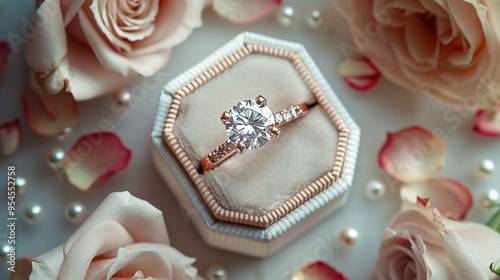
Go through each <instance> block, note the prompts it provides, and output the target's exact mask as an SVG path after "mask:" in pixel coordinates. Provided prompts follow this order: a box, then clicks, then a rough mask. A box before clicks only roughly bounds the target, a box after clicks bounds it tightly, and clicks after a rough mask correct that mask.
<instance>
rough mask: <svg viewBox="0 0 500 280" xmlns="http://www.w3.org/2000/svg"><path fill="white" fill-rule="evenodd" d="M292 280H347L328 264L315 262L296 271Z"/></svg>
mask: <svg viewBox="0 0 500 280" xmlns="http://www.w3.org/2000/svg"><path fill="white" fill-rule="evenodd" d="M292 279H293V280H348V279H349V278H347V277H346V276H344V275H343V274H342V273H340V272H338V271H336V270H335V269H333V268H331V267H330V266H329V265H328V264H326V263H324V262H322V261H317V262H315V263H312V264H310V265H308V266H306V267H303V268H301V269H300V270H298V271H296V272H295V273H294V274H293V276H292Z"/></svg>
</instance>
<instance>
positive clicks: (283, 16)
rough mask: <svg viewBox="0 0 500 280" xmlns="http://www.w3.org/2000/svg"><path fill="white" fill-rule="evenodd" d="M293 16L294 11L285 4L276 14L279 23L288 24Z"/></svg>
mask: <svg viewBox="0 0 500 280" xmlns="http://www.w3.org/2000/svg"><path fill="white" fill-rule="evenodd" d="M294 17H295V11H294V10H293V8H292V7H288V6H285V7H283V8H281V10H280V11H279V14H278V22H279V23H280V24H281V25H284V26H288V25H290V24H292V21H293V18H294Z"/></svg>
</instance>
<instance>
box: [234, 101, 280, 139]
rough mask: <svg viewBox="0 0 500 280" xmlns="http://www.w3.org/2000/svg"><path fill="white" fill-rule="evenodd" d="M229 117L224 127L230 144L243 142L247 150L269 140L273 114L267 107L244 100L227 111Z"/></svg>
mask: <svg viewBox="0 0 500 280" xmlns="http://www.w3.org/2000/svg"><path fill="white" fill-rule="evenodd" d="M229 115H230V116H231V118H230V119H229V120H228V121H227V122H226V124H225V125H226V133H227V135H228V136H229V140H231V142H233V143H239V142H243V143H244V144H245V146H246V148H247V149H256V148H259V147H261V146H263V145H265V144H266V143H267V142H269V140H270V139H271V134H270V133H269V128H271V127H272V126H274V114H273V112H272V111H271V109H269V107H267V106H259V105H258V104H257V103H255V101H254V100H244V101H241V102H238V104H236V106H234V107H233V108H232V109H231V110H229Z"/></svg>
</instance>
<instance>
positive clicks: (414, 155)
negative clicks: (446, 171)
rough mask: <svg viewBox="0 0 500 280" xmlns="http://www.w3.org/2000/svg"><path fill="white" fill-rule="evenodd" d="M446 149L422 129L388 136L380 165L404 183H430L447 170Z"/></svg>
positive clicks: (380, 157) (383, 147)
mask: <svg viewBox="0 0 500 280" xmlns="http://www.w3.org/2000/svg"><path fill="white" fill-rule="evenodd" d="M445 160H446V147H445V146H444V144H443V142H441V140H440V139H438V138H437V137H436V136H434V135H433V134H432V133H430V132H429V131H428V130H426V129H424V128H421V127H419V126H412V127H408V128H405V129H402V130H400V131H398V132H396V133H388V134H387V140H386V142H385V144H384V145H383V146H382V149H380V152H379V155H378V163H379V165H380V167H382V168H383V169H385V170H386V171H387V172H388V173H389V174H391V175H392V176H393V177H394V178H396V179H398V180H399V181H401V182H404V183H411V182H419V181H426V180H428V179H430V178H432V177H434V175H436V174H437V173H438V172H439V171H441V169H443V167H444V163H445Z"/></svg>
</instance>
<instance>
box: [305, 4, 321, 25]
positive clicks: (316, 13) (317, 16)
mask: <svg viewBox="0 0 500 280" xmlns="http://www.w3.org/2000/svg"><path fill="white" fill-rule="evenodd" d="M322 23H323V14H322V13H321V12H320V10H318V9H314V10H312V11H310V12H309V14H308V15H307V24H308V25H309V27H312V28H317V27H319V26H320V25H321V24H322Z"/></svg>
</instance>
